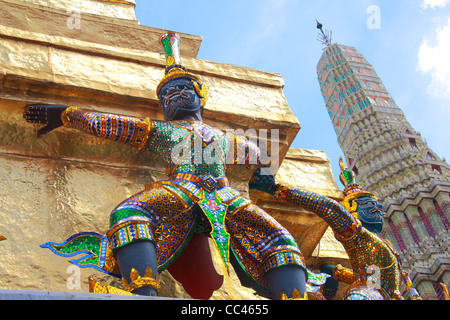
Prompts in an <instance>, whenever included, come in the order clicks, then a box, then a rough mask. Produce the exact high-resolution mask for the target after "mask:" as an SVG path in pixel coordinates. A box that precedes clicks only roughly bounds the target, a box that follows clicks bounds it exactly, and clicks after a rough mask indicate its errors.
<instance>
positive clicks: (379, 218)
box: [251, 158, 421, 300]
mask: <svg viewBox="0 0 450 320" xmlns="http://www.w3.org/2000/svg"><path fill="white" fill-rule="evenodd" d="M339 165H340V168H341V174H340V176H339V178H340V181H341V182H342V183H343V184H344V186H345V190H344V195H345V198H344V200H343V201H342V202H341V203H338V202H336V201H334V200H333V199H330V198H328V197H324V196H321V195H319V194H316V193H314V192H308V191H305V190H301V189H296V188H292V187H288V186H285V185H283V184H281V183H279V184H276V183H275V178H274V177H273V176H268V175H264V176H263V175H258V171H257V172H256V173H255V176H254V181H255V182H256V183H255V184H254V185H251V187H252V188H254V189H259V190H261V191H265V192H267V193H269V194H271V195H273V196H274V197H275V198H276V199H277V200H280V201H288V202H291V203H294V204H296V205H299V206H301V207H302V208H304V209H306V210H308V211H311V212H313V213H315V214H317V215H318V216H320V217H321V218H323V219H324V220H325V221H326V222H327V223H328V224H329V225H330V227H331V228H332V230H333V231H334V235H335V237H336V239H337V240H338V241H339V242H340V243H341V244H342V245H343V246H344V248H345V250H346V252H347V254H348V256H349V258H350V263H351V266H352V269H348V268H345V267H342V266H340V265H338V266H331V265H324V266H322V268H321V269H322V270H321V271H322V272H325V273H328V274H330V275H331V277H330V278H328V279H327V280H326V283H325V285H324V286H323V287H322V292H323V295H324V298H326V299H331V298H333V297H334V295H335V293H336V289H337V285H338V283H339V282H344V283H348V284H350V287H349V289H348V290H347V292H346V295H345V297H344V299H345V300H403V297H402V295H401V294H400V291H399V288H400V283H401V282H402V281H403V282H404V283H405V284H406V288H407V289H406V290H407V291H409V293H410V297H411V299H412V300H420V299H421V298H420V296H419V294H418V292H417V291H416V290H415V289H414V288H413V287H412V284H411V281H410V279H409V277H408V275H407V274H406V273H405V272H403V271H402V266H401V260H400V257H399V255H398V254H397V253H396V252H395V251H394V249H393V248H392V245H391V244H390V243H389V242H388V241H386V240H384V239H383V238H381V237H380V235H379V234H380V232H381V230H382V228H383V222H384V219H383V216H384V212H383V210H382V206H381V204H380V203H379V202H378V200H377V198H376V197H375V196H374V195H373V194H371V193H369V192H367V191H364V190H362V189H361V187H360V186H359V185H358V184H357V183H355V182H354V177H353V173H352V172H351V171H350V170H349V169H348V168H347V167H346V166H345V165H344V163H343V161H342V158H341V159H340V161H339Z"/></svg>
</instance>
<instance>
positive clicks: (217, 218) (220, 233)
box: [170, 173, 230, 272]
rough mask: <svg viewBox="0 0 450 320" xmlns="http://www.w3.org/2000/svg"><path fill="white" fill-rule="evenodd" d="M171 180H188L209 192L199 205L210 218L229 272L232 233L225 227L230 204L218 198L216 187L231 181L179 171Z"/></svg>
mask: <svg viewBox="0 0 450 320" xmlns="http://www.w3.org/2000/svg"><path fill="white" fill-rule="evenodd" d="M170 180H186V181H190V182H192V183H195V184H197V185H198V186H201V187H203V189H204V190H205V191H206V192H207V193H206V194H204V196H203V199H201V200H200V201H199V202H198V205H199V207H200V208H201V210H202V211H203V213H204V214H205V215H206V217H207V219H208V220H209V222H210V224H211V227H212V230H211V233H210V234H211V238H212V239H213V240H214V242H215V244H216V245H217V248H218V249H219V252H220V255H221V257H222V260H223V262H224V263H225V266H226V268H227V271H228V272H229V271H230V269H229V262H230V260H229V254H230V253H229V248H230V234H229V233H228V232H227V231H226V228H225V215H226V214H227V211H228V205H226V204H224V203H222V201H220V200H219V199H218V198H217V191H215V190H216V189H218V188H220V187H225V186H228V185H229V184H230V183H229V181H228V179H227V178H226V177H221V178H214V177H213V176H212V175H211V174H206V175H204V176H197V175H195V174H191V173H177V174H173V175H171V176H170Z"/></svg>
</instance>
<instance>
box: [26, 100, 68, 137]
mask: <svg viewBox="0 0 450 320" xmlns="http://www.w3.org/2000/svg"><path fill="white" fill-rule="evenodd" d="M67 108H68V107H67V106H62V105H58V104H54V105H43V104H33V105H30V106H28V108H27V109H26V110H25V113H24V114H23V117H24V118H25V119H26V120H27V121H28V122H31V123H39V124H45V125H46V126H45V127H43V128H41V129H39V131H38V133H37V136H38V137H40V136H42V135H43V134H46V133H47V132H50V131H52V130H55V129H56V128H58V127H61V126H62V125H63V123H62V120H61V114H62V113H63V112H64V110H66V109H67Z"/></svg>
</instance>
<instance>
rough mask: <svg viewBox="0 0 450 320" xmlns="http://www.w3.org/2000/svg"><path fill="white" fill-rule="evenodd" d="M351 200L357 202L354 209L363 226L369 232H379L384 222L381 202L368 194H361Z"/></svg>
mask: <svg viewBox="0 0 450 320" xmlns="http://www.w3.org/2000/svg"><path fill="white" fill-rule="evenodd" d="M353 201H356V203H357V204H358V207H357V209H356V210H357V212H358V216H359V220H361V223H362V225H363V227H364V228H366V229H367V230H369V231H371V232H375V233H380V232H381V230H382V229H383V222H384V211H383V207H382V206H381V204H380V203H379V202H378V201H377V200H376V199H374V198H372V197H369V196H362V197H359V198H356V199H354V200H353Z"/></svg>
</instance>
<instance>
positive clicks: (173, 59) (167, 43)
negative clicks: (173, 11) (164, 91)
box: [156, 32, 209, 107]
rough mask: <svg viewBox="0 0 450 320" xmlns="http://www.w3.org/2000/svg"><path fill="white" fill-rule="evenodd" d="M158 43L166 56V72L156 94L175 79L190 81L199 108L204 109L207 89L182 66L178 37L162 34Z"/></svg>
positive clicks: (176, 35)
mask: <svg viewBox="0 0 450 320" xmlns="http://www.w3.org/2000/svg"><path fill="white" fill-rule="evenodd" d="M159 41H160V42H161V44H162V46H163V48H164V53H165V55H166V72H165V75H164V78H163V79H162V80H161V81H160V83H159V84H158V87H157V88H156V94H158V95H159V91H160V90H161V88H162V87H163V86H164V85H165V84H166V83H167V82H169V81H170V80H173V79H176V78H188V79H191V80H192V83H193V85H194V88H195V91H196V92H197V94H198V95H199V96H200V99H201V107H204V106H205V104H206V100H208V97H207V93H208V91H209V88H208V87H207V86H205V85H203V84H202V83H201V81H200V79H199V78H198V77H197V76H196V75H194V74H192V73H190V72H188V71H187V70H186V68H185V67H184V66H183V65H182V62H181V57H180V35H179V34H177V33H174V32H168V33H165V34H163V35H162V36H161V37H160V38H159Z"/></svg>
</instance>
